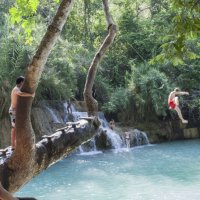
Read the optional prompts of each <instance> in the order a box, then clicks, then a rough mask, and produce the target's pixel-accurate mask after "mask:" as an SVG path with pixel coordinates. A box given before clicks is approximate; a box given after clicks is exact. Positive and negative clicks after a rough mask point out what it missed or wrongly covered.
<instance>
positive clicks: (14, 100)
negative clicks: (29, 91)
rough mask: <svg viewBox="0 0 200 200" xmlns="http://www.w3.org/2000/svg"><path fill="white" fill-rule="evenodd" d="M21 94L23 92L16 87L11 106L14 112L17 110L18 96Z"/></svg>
mask: <svg viewBox="0 0 200 200" xmlns="http://www.w3.org/2000/svg"><path fill="white" fill-rule="evenodd" d="M20 92H21V91H20V89H19V88H18V87H17V86H15V87H14V88H13V90H12V92H11V106H10V107H11V108H12V109H13V110H15V109H16V105H17V98H18V94H19V93H20Z"/></svg>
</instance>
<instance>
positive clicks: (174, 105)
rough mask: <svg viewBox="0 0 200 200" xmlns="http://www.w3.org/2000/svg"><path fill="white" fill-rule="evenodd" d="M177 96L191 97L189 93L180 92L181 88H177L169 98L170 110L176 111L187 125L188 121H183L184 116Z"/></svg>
mask: <svg viewBox="0 0 200 200" xmlns="http://www.w3.org/2000/svg"><path fill="white" fill-rule="evenodd" d="M177 95H189V93H188V92H183V91H180V89H179V88H175V89H174V91H172V92H170V94H169V97H168V105H169V109H173V110H176V112H177V113H178V116H179V118H180V119H181V121H182V122H183V123H185V124H187V123H188V121H187V120H185V119H183V115H182V113H181V110H180V108H179V101H178V96H177Z"/></svg>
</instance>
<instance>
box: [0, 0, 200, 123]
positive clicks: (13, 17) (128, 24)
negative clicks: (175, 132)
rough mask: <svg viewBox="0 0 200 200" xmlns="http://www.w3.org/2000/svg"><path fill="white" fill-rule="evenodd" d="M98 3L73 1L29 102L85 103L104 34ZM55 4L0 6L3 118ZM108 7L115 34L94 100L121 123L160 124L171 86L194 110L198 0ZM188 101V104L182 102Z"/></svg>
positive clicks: (128, 1) (21, 1)
mask: <svg viewBox="0 0 200 200" xmlns="http://www.w3.org/2000/svg"><path fill="white" fill-rule="evenodd" d="M101 4H102V3H101V1H96V0H84V1H80V0H77V1H76V2H75V3H74V6H73V9H72V11H71V14H70V16H69V19H68V22H67V24H66V25H65V26H64V28H63V31H62V33H61V36H60V37H59V40H58V42H57V44H56V46H55V47H54V49H53V51H52V53H51V54H50V56H49V58H48V60H47V63H46V67H45V70H44V72H43V73H42V77H41V79H40V83H39V85H38V89H37V91H36V96H35V100H34V104H37V102H38V101H40V100H65V99H69V98H76V99H77V100H83V90H84V84H85V79H86V75H87V72H88V69H89V66H90V63H91V61H92V59H93V57H94V54H95V52H96V50H97V48H98V47H99V45H100V44H101V42H102V39H103V38H104V37H105V36H106V34H107V32H106V29H105V27H106V22H105V20H104V13H103V10H102V5H101ZM57 7H58V1H56V0H50V1H44V0H43V1H39V0H18V1H15V0H10V1H1V2H0V27H1V29H0V44H1V45H0V60H1V62H0V85H1V87H0V97H1V98H0V116H1V117H2V116H3V115H4V114H5V113H7V110H8V106H9V98H10V91H11V89H12V87H13V86H14V84H15V81H14V80H15V78H16V77H17V76H19V75H21V74H24V71H25V69H26V67H27V65H28V63H29V62H30V60H31V58H32V56H33V55H34V53H35V52H34V51H35V49H36V47H37V46H38V44H39V42H40V38H41V37H42V35H43V34H44V33H45V31H46V27H47V25H48V24H49V23H50V22H51V20H52V17H53V15H54V13H55V10H56V9H57ZM110 9H111V11H112V15H113V18H114V20H115V23H116V24H117V27H118V28H117V29H118V32H117V36H116V38H115V41H114V43H113V45H112V46H111V48H110V49H109V51H108V52H107V54H106V56H105V57H104V60H103V61H102V62H101V63H100V66H99V68H98V72H97V77H96V79H95V83H94V88H95V94H96V96H95V98H96V99H97V101H98V102H99V105H100V107H99V109H100V110H102V111H104V112H105V113H107V114H116V113H119V112H124V113H126V118H125V120H126V121H128V120H131V119H134V120H135V121H137V120H139V121H141V120H142V121H144V120H157V119H160V118H162V119H165V118H166V117H167V116H168V112H167V96H168V93H169V92H170V90H173V88H174V87H177V86H178V87H180V88H181V89H182V90H187V91H189V92H190V94H191V96H190V99H188V100H187V101H185V104H187V107H190V108H191V109H193V108H194V107H195V109H196V108H197V107H198V106H199V105H200V100H199V96H200V88H199V82H200V60H199V55H200V37H199V36H200V34H199V33H200V14H199V13H200V3H199V1H196V0H162V1H161V0H145V1H140V0H115V1H110ZM188 102H189V103H188Z"/></svg>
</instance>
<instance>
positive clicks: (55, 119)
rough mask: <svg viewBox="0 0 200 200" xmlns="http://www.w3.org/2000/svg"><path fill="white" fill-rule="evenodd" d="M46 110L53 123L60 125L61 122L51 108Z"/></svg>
mask: <svg viewBox="0 0 200 200" xmlns="http://www.w3.org/2000/svg"><path fill="white" fill-rule="evenodd" d="M46 109H47V110H48V111H49V112H50V114H51V117H52V122H53V123H61V121H60V120H59V119H58V117H57V116H56V114H55V112H54V111H53V110H52V109H51V108H49V107H47V106H46Z"/></svg>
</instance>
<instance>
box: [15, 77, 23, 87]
mask: <svg viewBox="0 0 200 200" xmlns="http://www.w3.org/2000/svg"><path fill="white" fill-rule="evenodd" d="M21 82H24V77H23V76H19V77H17V79H16V84H17V85H18V84H20V83H21Z"/></svg>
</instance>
